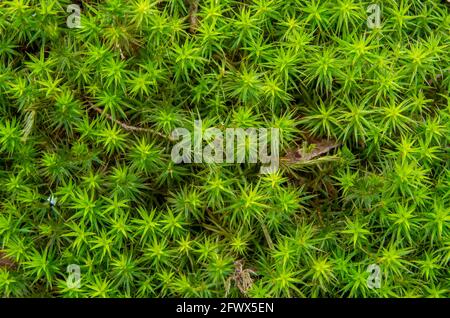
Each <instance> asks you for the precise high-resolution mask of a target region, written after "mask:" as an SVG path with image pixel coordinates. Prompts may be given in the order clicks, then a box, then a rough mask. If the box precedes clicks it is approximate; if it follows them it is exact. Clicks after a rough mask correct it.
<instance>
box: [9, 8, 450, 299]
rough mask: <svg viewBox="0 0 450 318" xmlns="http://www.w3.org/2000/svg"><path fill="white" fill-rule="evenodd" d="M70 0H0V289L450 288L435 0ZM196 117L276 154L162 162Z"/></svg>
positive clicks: (272, 291) (440, 11) (377, 293)
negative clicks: (248, 131) (272, 132)
mask: <svg viewBox="0 0 450 318" xmlns="http://www.w3.org/2000/svg"><path fill="white" fill-rule="evenodd" d="M70 4H71V3H70V1H68V0H64V1H53V0H40V1H31V0H12V1H2V2H0V118H1V120H0V152H1V156H0V167H1V170H0V185H1V186H0V193H1V198H2V200H1V201H2V202H1V207H0V243H1V246H0V295H2V296H5V297H23V296H52V297H163V296H165V297H180V296H181V297H183V296H184V297H222V296H229V297H236V296H247V297H318V296H327V297H416V296H418V297H448V296H449V294H450V292H449V290H450V281H449V277H450V273H449V267H448V265H449V261H450V248H449V247H450V167H449V162H450V160H449V159H450V157H449V142H450V124H449V123H450V121H449V119H450V106H449V105H450V99H449V97H448V96H449V88H450V85H449V84H450V76H449V74H450V73H449V65H450V55H449V53H448V52H449V51H450V47H449V45H450V44H449V43H450V33H449V30H450V26H449V21H450V15H449V10H450V9H449V6H448V4H446V3H445V1H437V0H432V1H419V0H412V1H406V0H405V1H403V0H402V1H394V0H384V1H376V2H375V3H372V2H370V1H355V0H339V1H331V0H295V1H294V0H293V1H286V0H252V1H245V2H242V1H234V0H207V1H201V2H198V1H194V0H192V1H189V0H187V1H156V0H133V1H121V0H108V1H90V2H89V3H85V2H83V3H80V2H77V4H78V6H80V9H81V11H80V20H79V23H80V28H77V27H75V28H69V27H68V26H70V25H72V24H73V23H66V19H67V18H69V19H73V18H74V16H73V15H72V16H69V14H70V13H68V12H67V8H68V6H69V5H70ZM377 10H379V11H378V12H379V13H380V16H379V19H378V17H377V16H374V15H373V14H375V15H376V14H377ZM74 21H75V22H77V19H76V17H75V20H73V21H72V22H74ZM377 21H379V22H380V23H381V24H380V25H375V27H374V24H376V23H377ZM199 118H201V119H202V122H203V124H204V127H205V129H206V128H209V127H218V128H220V129H225V128H227V127H231V128H251V127H259V128H269V127H274V128H279V129H280V145H279V146H280V157H281V160H280V167H279V170H278V171H277V172H276V173H273V174H266V175H265V174H258V165H259V164H253V163H240V164H236V163H233V164H230V163H226V162H224V163H222V164H206V163H193V164H185V165H183V164H175V163H174V162H173V161H172V160H171V148H172V146H173V143H174V140H173V139H172V138H171V135H170V134H171V132H172V131H173V130H174V129H175V128H178V127H184V128H187V129H189V130H192V129H193V127H194V126H193V122H194V120H197V119H199ZM69 265H76V266H79V269H80V274H81V276H82V282H81V284H79V285H75V286H72V285H71V284H69V283H68V282H69V281H70V279H68V276H69V275H70V273H68V272H67V269H68V266H69ZM374 266H375V267H376V268H378V269H379V271H380V275H381V277H380V278H381V282H380V284H379V285H377V284H375V286H374V285H373V283H374V280H373V279H372V278H373V277H372V278H371V277H370V275H373V272H372V273H371V272H370V268H374ZM375 282H376V281H375Z"/></svg>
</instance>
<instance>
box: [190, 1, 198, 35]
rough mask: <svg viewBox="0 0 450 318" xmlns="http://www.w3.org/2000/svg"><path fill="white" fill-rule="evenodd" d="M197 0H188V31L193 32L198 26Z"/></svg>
mask: <svg viewBox="0 0 450 318" xmlns="http://www.w3.org/2000/svg"><path fill="white" fill-rule="evenodd" d="M197 12H198V0H189V32H191V33H195V31H196V30H197V26H198V18H197Z"/></svg>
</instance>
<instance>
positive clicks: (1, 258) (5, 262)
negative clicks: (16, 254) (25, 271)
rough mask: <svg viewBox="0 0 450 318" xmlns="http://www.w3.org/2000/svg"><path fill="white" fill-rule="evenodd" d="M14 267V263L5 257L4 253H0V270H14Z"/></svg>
mask: <svg viewBox="0 0 450 318" xmlns="http://www.w3.org/2000/svg"><path fill="white" fill-rule="evenodd" d="M14 267H16V263H14V262H13V261H12V260H11V259H9V258H8V257H6V255H5V253H3V252H0V268H10V269H11V268H14Z"/></svg>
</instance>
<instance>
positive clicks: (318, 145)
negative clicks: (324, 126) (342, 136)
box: [282, 139, 339, 164]
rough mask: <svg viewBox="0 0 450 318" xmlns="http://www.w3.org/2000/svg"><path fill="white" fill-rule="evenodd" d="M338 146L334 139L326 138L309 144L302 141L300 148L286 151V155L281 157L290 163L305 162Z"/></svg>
mask: <svg viewBox="0 0 450 318" xmlns="http://www.w3.org/2000/svg"><path fill="white" fill-rule="evenodd" d="M338 146H339V143H336V141H334V140H328V139H323V140H319V141H317V142H313V143H311V144H309V145H307V144H306V143H304V145H303V147H302V148H298V149H293V150H291V151H288V152H287V153H286V156H285V157H283V158H282V159H283V160H285V161H287V162H288V163H291V164H293V163H298V162H306V161H310V160H312V159H314V158H317V157H319V156H320V155H323V154H325V153H327V152H329V151H330V150H332V149H334V148H336V147H338Z"/></svg>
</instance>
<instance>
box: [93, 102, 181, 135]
mask: <svg viewBox="0 0 450 318" xmlns="http://www.w3.org/2000/svg"><path fill="white" fill-rule="evenodd" d="M88 103H89V105H90V106H91V108H92V109H94V110H95V111H96V112H97V113H99V114H100V115H103V116H105V117H106V118H108V119H109V120H111V121H113V122H114V123H116V124H117V125H119V126H121V127H122V128H123V129H125V130H127V131H140V132H149V133H152V134H154V135H158V136H159V137H161V138H164V139H168V140H170V141H173V140H174V139H173V138H172V137H171V136H166V135H164V134H162V133H160V132H158V131H156V130H153V129H151V128H143V127H135V126H131V125H128V124H125V123H123V122H121V121H120V120H118V119H114V118H113V117H112V116H111V115H110V114H106V113H105V112H104V111H103V110H102V109H101V108H99V107H97V106H94V105H93V104H92V103H90V102H88Z"/></svg>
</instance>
